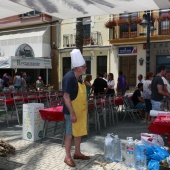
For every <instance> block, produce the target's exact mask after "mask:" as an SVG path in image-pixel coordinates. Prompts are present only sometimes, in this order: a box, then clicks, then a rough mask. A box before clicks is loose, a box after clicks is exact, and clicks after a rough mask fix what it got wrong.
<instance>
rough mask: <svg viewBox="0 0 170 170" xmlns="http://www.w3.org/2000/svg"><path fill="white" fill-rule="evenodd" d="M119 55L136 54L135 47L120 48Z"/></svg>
mask: <svg viewBox="0 0 170 170" xmlns="http://www.w3.org/2000/svg"><path fill="white" fill-rule="evenodd" d="M119 54H137V47H120V48H119Z"/></svg>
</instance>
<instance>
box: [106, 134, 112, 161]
mask: <svg viewBox="0 0 170 170" xmlns="http://www.w3.org/2000/svg"><path fill="white" fill-rule="evenodd" d="M104 158H105V160H106V161H114V139H113V137H111V134H109V133H108V134H107V136H106V137H105V141H104Z"/></svg>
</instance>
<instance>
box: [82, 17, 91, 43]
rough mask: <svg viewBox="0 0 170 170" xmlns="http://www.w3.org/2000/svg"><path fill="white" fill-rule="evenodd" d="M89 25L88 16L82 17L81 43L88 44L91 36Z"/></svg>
mask: <svg viewBox="0 0 170 170" xmlns="http://www.w3.org/2000/svg"><path fill="white" fill-rule="evenodd" d="M90 33H91V25H90V18H89V17H87V18H83V40H84V41H83V45H88V44H90V36H91V34H90Z"/></svg>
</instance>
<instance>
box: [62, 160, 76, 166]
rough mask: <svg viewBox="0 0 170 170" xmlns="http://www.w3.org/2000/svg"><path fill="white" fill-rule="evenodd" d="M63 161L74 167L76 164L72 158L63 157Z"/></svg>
mask: <svg viewBox="0 0 170 170" xmlns="http://www.w3.org/2000/svg"><path fill="white" fill-rule="evenodd" d="M64 162H65V163H66V164H67V165H68V166H71V167H75V166H76V164H75V162H74V161H73V160H72V159H69V160H67V159H66V158H65V159H64Z"/></svg>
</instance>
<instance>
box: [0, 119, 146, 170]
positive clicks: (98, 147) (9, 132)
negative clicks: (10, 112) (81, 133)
mask: <svg viewBox="0 0 170 170" xmlns="http://www.w3.org/2000/svg"><path fill="white" fill-rule="evenodd" d="M121 119H122V116H120V118H119V122H118V124H117V125H115V126H112V127H111V126H108V127H107V128H106V129H103V130H102V133H101V134H96V132H95V131H94V128H93V127H91V128H90V135H89V137H84V138H83V142H82V145H81V147H82V150H83V153H85V154H87V155H90V156H91V159H90V160H88V161H82V160H75V162H76V164H77V166H76V167H75V168H70V167H68V166H67V165H66V164H65V163H64V162H63V160H64V156H65V150H64V148H63V147H62V146H61V141H60V140H55V139H47V140H44V141H43V143H41V142H40V141H36V142H29V141H26V140H22V127H19V126H17V125H16V124H17V121H16V120H15V119H13V120H10V127H8V128H7V127H6V124H5V122H4V121H3V120H2V118H1V121H0V138H1V139H3V140H5V141H7V142H9V143H10V144H12V145H13V146H14V147H15V148H16V154H15V155H10V156H9V157H8V158H3V157H0V170H13V169H15V170H62V169H63V170H64V169H84V170H86V169H92V170H102V169H103V167H102V166H100V164H99V163H96V161H99V162H101V163H103V164H104V165H105V168H106V169H107V170H126V169H129V168H127V167H125V165H124V162H122V163H115V162H111V163H106V162H105V161H104V159H103V146H104V137H105V136H106V134H107V133H114V134H118V135H119V137H120V138H121V141H122V151H123V157H124V147H125V139H126V137H128V136H132V137H133V138H134V139H140V133H141V132H148V131H147V126H148V124H144V123H143V124H136V123H134V122H132V121H131V120H130V119H129V118H127V119H126V120H125V122H124V123H123V122H122V120H121ZM73 149H74V146H73ZM131 169H132V170H133V168H131Z"/></svg>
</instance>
